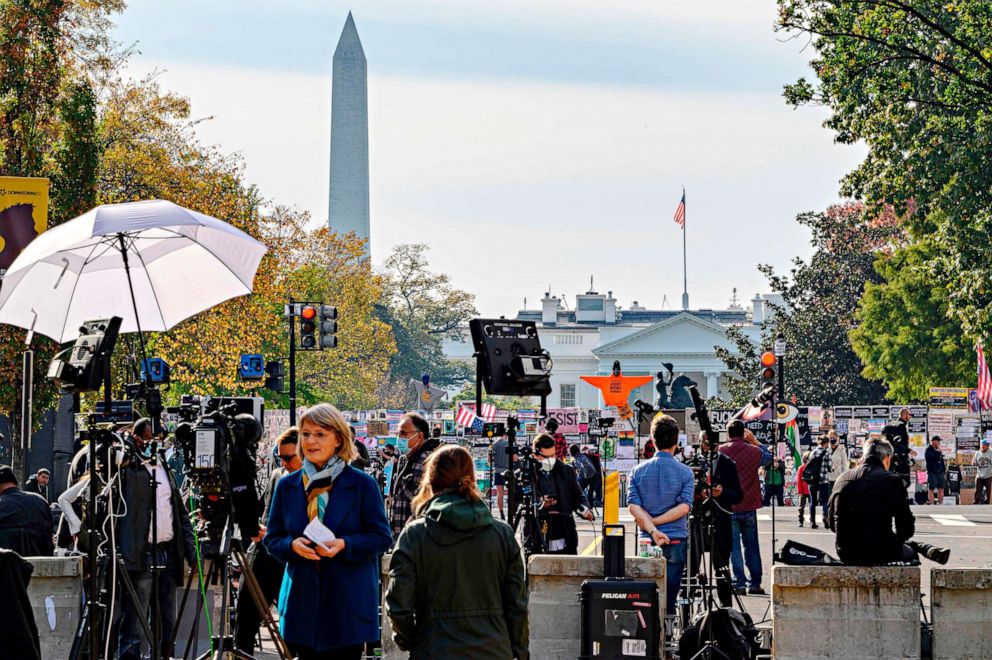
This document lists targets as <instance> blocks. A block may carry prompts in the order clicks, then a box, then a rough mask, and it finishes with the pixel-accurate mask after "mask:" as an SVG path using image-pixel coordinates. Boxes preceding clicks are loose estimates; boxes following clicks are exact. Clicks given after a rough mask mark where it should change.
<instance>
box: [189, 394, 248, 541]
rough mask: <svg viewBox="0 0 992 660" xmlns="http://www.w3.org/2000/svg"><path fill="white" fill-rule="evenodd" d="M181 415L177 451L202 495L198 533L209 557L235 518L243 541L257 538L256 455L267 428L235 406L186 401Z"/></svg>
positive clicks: (219, 402)
mask: <svg viewBox="0 0 992 660" xmlns="http://www.w3.org/2000/svg"><path fill="white" fill-rule="evenodd" d="M178 414H179V416H180V418H181V419H182V420H183V421H182V422H180V423H179V425H178V426H177V427H176V432H175V437H176V446H177V447H178V448H179V449H180V450H181V451H182V454H183V462H184V466H185V471H186V477H187V478H188V479H189V480H190V483H192V485H193V486H194V487H195V488H196V489H197V491H198V493H199V511H198V513H199V519H200V520H199V523H198V525H197V532H198V534H199V536H200V538H201V540H202V542H203V544H204V547H205V548H206V551H205V552H206V553H210V552H211V551H216V549H217V548H219V546H220V543H221V537H222V535H223V532H224V529H225V527H226V525H227V522H228V520H229V519H230V517H231V516H232V515H233V517H234V520H235V521H236V522H237V525H238V528H239V529H240V531H241V538H242V539H250V538H252V537H254V536H256V535H257V534H258V508H259V507H258V491H257V490H256V487H255V472H256V463H255V459H256V455H257V450H258V441H259V440H260V439H261V437H262V428H261V426H260V425H259V423H258V421H257V420H256V419H255V417H254V416H253V415H250V414H247V413H239V412H238V406H237V404H236V403H234V402H229V403H222V402H221V401H219V400H217V399H210V400H202V399H200V400H191V401H184V402H183V405H181V406H180V407H179V410H178Z"/></svg>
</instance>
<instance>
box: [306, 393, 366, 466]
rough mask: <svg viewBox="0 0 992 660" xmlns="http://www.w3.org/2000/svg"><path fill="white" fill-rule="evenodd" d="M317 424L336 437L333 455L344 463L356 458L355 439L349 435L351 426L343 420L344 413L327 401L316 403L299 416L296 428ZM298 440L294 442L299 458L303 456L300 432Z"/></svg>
mask: <svg viewBox="0 0 992 660" xmlns="http://www.w3.org/2000/svg"><path fill="white" fill-rule="evenodd" d="M308 422H309V423H310V424H313V425H314V426H319V427H321V428H322V429H326V430H328V431H331V432H332V433H333V434H334V435H335V437H337V439H338V448H337V451H336V452H335V455H336V456H337V457H338V458H340V459H341V460H342V461H344V462H345V463H351V462H352V461H353V460H355V459H356V458H358V450H357V449H356V448H355V441H354V439H353V438H352V437H351V428H350V427H349V426H348V422H347V421H345V419H344V415H342V414H341V412H340V411H339V410H338V409H337V408H335V407H334V406H332V405H331V404H329V403H318V404H317V405H315V406H312V407H310V408H307V409H306V410H305V411H304V412H303V414H302V415H301V416H300V422H299V424H298V428H300V429H302V428H303V425H304V424H306V423H308ZM300 436H301V437H300V441H299V442H297V443H296V455H297V456H299V457H300V458H301V459H302V458H304V456H303V442H302V440H303V438H302V433H301V434H300Z"/></svg>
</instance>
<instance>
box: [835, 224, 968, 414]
mask: <svg viewBox="0 0 992 660" xmlns="http://www.w3.org/2000/svg"><path fill="white" fill-rule="evenodd" d="M938 249H939V246H938V245H936V244H935V242H934V241H932V240H924V241H922V242H920V243H917V244H915V245H911V246H908V247H905V248H902V249H900V250H898V251H896V252H895V253H893V254H891V255H883V256H881V257H879V259H878V261H877V263H876V267H877V269H878V272H879V273H880V274H881V277H882V278H883V280H884V281H883V282H881V283H879V282H869V283H868V284H867V285H866V286H865V292H864V295H863V296H862V298H861V303H860V306H859V308H858V313H857V317H858V321H859V325H858V326H857V327H855V328H854V329H853V330H852V331H851V343H852V345H853V347H854V350H855V352H856V353H857V354H858V355H859V356H860V357H861V359H862V360H863V361H864V364H865V370H864V373H865V375H866V376H868V377H869V378H875V379H878V380H881V381H882V382H883V383H885V386H886V387H887V388H888V390H889V398H891V399H892V400H894V401H900V402H912V401H924V400H926V398H927V389H928V388H929V387H932V386H933V387H967V386H969V385H974V380H975V376H974V373H975V372H974V364H975V363H974V356H975V354H974V352H973V347H972V345H971V344H970V343H969V342H968V341H967V340H966V339H965V335H964V333H963V331H962V330H961V328H960V327H959V326H955V324H954V323H951V322H948V316H947V308H948V304H949V303H948V298H949V296H948V295H947V290H946V289H945V288H944V287H942V286H940V285H938V284H935V283H934V277H933V274H932V268H931V264H932V263H933V253H934V252H935V251H936V250H938Z"/></svg>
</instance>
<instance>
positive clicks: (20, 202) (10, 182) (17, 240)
mask: <svg viewBox="0 0 992 660" xmlns="http://www.w3.org/2000/svg"><path fill="white" fill-rule="evenodd" d="M47 228H48V179H39V178H30V177H22V176H0V273H2V272H3V271H5V270H7V269H8V268H10V265H11V264H12V263H14V259H16V258H17V255H19V254H20V253H21V250H23V249H24V248H25V247H27V245H28V243H30V242H31V241H33V240H34V239H35V237H36V236H38V235H39V234H41V233H42V232H44V231H45V230H46V229H47Z"/></svg>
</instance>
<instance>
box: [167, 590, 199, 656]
mask: <svg viewBox="0 0 992 660" xmlns="http://www.w3.org/2000/svg"><path fill="white" fill-rule="evenodd" d="M194 575H196V571H190V572H189V577H188V578H186V586H185V587H184V588H183V599H182V602H181V603H180V604H179V613H178V614H177V615H176V624H175V625H174V626H172V635H170V638H169V648H170V649H173V650H174V649H175V644H176V637H177V636H178V635H179V622H180V621H182V619H183V614H184V613H185V611H186V601H187V600H188V599H189V592H190V589H191V588H192V586H193V576H194Z"/></svg>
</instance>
